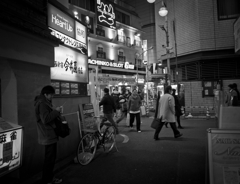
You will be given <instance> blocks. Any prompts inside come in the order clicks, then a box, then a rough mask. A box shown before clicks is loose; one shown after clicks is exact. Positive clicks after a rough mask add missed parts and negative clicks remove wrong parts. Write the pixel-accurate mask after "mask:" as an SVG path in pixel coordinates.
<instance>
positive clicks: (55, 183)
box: [47, 178, 62, 184]
mask: <svg viewBox="0 0 240 184" xmlns="http://www.w3.org/2000/svg"><path fill="white" fill-rule="evenodd" d="M58 183H62V179H59V178H53V180H52V182H51V183H47V184H58Z"/></svg>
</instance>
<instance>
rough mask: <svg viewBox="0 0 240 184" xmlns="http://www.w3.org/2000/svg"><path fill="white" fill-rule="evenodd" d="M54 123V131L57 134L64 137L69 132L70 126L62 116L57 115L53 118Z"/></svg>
mask: <svg viewBox="0 0 240 184" xmlns="http://www.w3.org/2000/svg"><path fill="white" fill-rule="evenodd" d="M55 125H56V128H54V131H55V133H56V135H57V136H59V137H62V138H64V137H67V136H68V135H69V134H70V128H69V126H68V123H67V121H66V118H65V117H64V116H58V117H57V118H56V119H55Z"/></svg>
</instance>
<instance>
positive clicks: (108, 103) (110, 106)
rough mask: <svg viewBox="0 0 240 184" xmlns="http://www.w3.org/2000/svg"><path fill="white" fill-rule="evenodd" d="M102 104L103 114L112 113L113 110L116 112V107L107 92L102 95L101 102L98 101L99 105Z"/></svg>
mask: <svg viewBox="0 0 240 184" xmlns="http://www.w3.org/2000/svg"><path fill="white" fill-rule="evenodd" d="M102 105H103V113H104V114H112V113H113V112H116V107H115V104H114V101H113V98H112V97H111V96H110V95H109V94H105V95H104V97H103V98H102V100H101V102H100V103H99V106H102Z"/></svg>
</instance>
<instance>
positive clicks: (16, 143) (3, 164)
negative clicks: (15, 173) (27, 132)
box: [0, 119, 22, 176]
mask: <svg viewBox="0 0 240 184" xmlns="http://www.w3.org/2000/svg"><path fill="white" fill-rule="evenodd" d="M0 121H1V119H0ZM4 123H5V124H6V122H4ZM0 124H1V125H0V176H1V175H4V174H6V173H8V172H10V171H12V170H14V169H16V168H18V167H20V165H21V155H22V128H21V129H15V130H13V129H12V128H13V127H11V129H9V130H5V131H4V132H1V128H3V129H4V128H5V127H6V126H5V125H3V122H0ZM7 126H11V125H9V124H8V125H7Z"/></svg>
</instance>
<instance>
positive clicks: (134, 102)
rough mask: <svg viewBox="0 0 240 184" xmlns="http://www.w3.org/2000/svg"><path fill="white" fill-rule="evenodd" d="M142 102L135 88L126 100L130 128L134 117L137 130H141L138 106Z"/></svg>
mask: <svg viewBox="0 0 240 184" xmlns="http://www.w3.org/2000/svg"><path fill="white" fill-rule="evenodd" d="M141 104H142V101H141V98H140V96H139V95H138V92H137V90H136V89H134V90H133V93H132V95H131V96H130V98H129V101H128V111H129V113H130V128H131V129H132V128H133V122H134V119H135V117H136V121H137V132H141V128H140V125H141V119H140V106H141Z"/></svg>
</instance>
